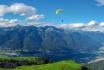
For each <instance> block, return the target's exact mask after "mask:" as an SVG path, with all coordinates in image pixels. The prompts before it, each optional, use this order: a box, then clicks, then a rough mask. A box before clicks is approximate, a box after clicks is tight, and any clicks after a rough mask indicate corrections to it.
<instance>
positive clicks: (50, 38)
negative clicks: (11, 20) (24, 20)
mask: <svg viewBox="0 0 104 70" xmlns="http://www.w3.org/2000/svg"><path fill="white" fill-rule="evenodd" d="M103 43H104V32H99V31H87V30H81V29H70V28H69V29H64V28H56V27H53V26H43V27H36V26H21V25H17V26H13V27H0V51H1V52H0V54H3V55H4V54H5V55H8V56H13V55H15V56H31V55H32V56H41V57H46V58H48V59H52V60H62V59H73V60H76V61H78V62H88V61H91V60H93V59H95V58H96V56H98V55H99V54H100V50H99V49H100V48H102V47H103Z"/></svg>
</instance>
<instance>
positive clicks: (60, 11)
mask: <svg viewBox="0 0 104 70" xmlns="http://www.w3.org/2000/svg"><path fill="white" fill-rule="evenodd" d="M59 13H64V9H57V10H56V15H58V14H59Z"/></svg>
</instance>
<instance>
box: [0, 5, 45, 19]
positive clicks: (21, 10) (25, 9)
mask: <svg viewBox="0 0 104 70" xmlns="http://www.w3.org/2000/svg"><path fill="white" fill-rule="evenodd" d="M7 13H13V14H18V15H20V16H25V17H26V19H28V20H31V19H32V20H37V19H38V20H39V19H41V18H43V16H44V15H41V14H37V10H36V8H34V7H32V6H28V5H25V4H23V3H15V4H12V5H10V6H7V5H0V16H4V15H5V14H7Z"/></svg>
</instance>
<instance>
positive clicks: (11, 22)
mask: <svg viewBox="0 0 104 70" xmlns="http://www.w3.org/2000/svg"><path fill="white" fill-rule="evenodd" d="M18 23H19V20H17V19H11V20H9V19H3V18H0V26H2V27H8V26H15V25H17V24H18Z"/></svg>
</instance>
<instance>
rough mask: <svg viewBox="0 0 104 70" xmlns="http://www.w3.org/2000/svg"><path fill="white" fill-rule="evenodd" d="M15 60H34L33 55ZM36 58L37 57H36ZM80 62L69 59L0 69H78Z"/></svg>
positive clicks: (1, 69)
mask: <svg viewBox="0 0 104 70" xmlns="http://www.w3.org/2000/svg"><path fill="white" fill-rule="evenodd" d="M15 59H16V60H24V59H25V60H29V61H31V60H34V57H17V58H15ZM36 59H38V58H36ZM81 66H82V65H81V64H78V63H76V62H74V61H71V60H65V61H59V62H54V63H48V64H42V65H27V66H18V67H16V68H14V69H13V68H12V69H4V68H0V70H78V69H80V68H81Z"/></svg>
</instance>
